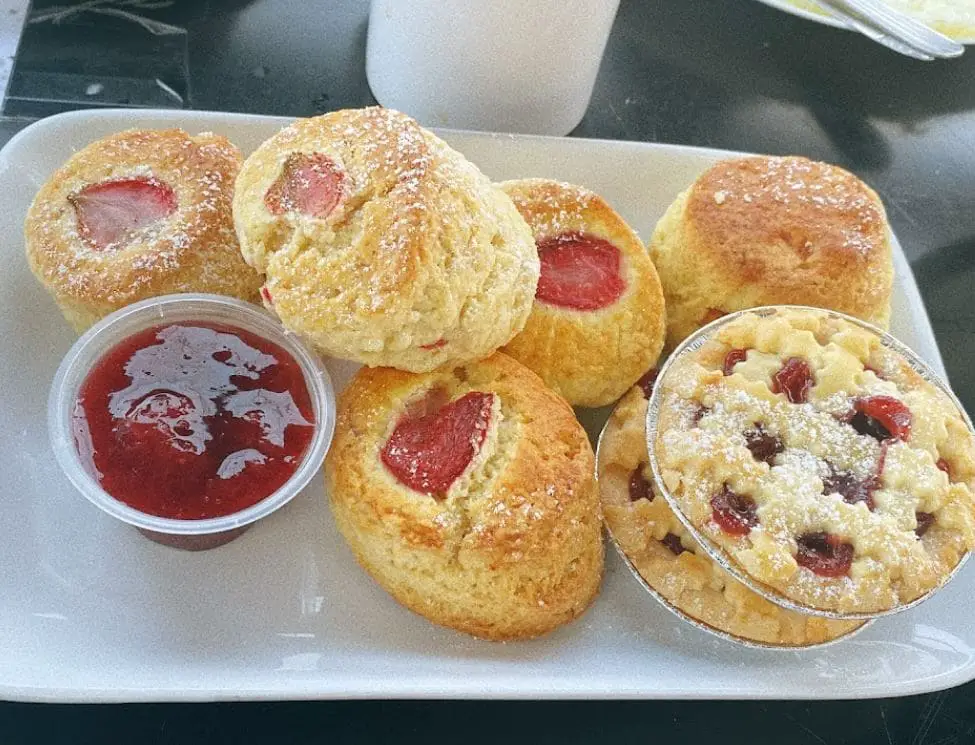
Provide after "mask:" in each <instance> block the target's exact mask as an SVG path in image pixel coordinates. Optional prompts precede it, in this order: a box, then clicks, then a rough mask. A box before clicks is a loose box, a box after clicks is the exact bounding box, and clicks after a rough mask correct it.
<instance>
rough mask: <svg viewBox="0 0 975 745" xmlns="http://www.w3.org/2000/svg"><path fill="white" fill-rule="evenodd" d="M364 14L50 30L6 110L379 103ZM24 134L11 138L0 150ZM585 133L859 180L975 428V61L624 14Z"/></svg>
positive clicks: (391, 735) (625, 730) (373, 730)
mask: <svg viewBox="0 0 975 745" xmlns="http://www.w3.org/2000/svg"><path fill="white" fill-rule="evenodd" d="M51 4H53V3H38V4H37V5H38V7H42V6H44V5H51ZM367 14H368V3H367V2H365V0H330V1H329V2H320V3H310V2H307V1H306V0H255V1H254V2H244V1H236V2H235V1H233V0H222V1H221V0H211V1H210V2H208V3H202V2H201V3H196V2H191V1H190V0H186V1H185V2H178V3H176V4H175V5H174V6H173V7H170V8H168V9H162V10H158V11H152V12H147V13H145V15H147V16H150V17H152V18H155V19H157V20H161V21H165V22H167V23H170V24H173V25H176V26H181V27H183V28H185V29H186V33H185V34H183V35H180V34H174V35H172V36H173V38H163V39H160V38H158V37H151V36H149V35H147V34H145V33H143V32H142V31H140V30H139V29H138V28H137V27H134V26H132V25H131V24H130V23H129V24H126V23H119V22H118V20H117V19H112V18H104V17H97V16H93V15H90V14H86V16H85V17H83V18H82V17H78V18H76V19H74V20H69V21H68V22H66V23H65V24H62V25H61V26H57V27H55V26H52V25H50V24H35V25H32V26H30V27H29V28H28V31H27V34H26V35H25V37H24V41H23V43H22V45H21V50H20V53H19V56H18V61H17V65H16V69H15V72H14V76H13V79H12V83H11V92H10V98H9V100H8V102H7V107H6V112H7V113H8V114H11V115H16V116H23V117H36V116H40V115H44V114H47V113H51V112H52V111H56V110H61V109H65V108H77V107H78V106H79V105H82V104H87V105H117V104H118V103H120V102H122V100H123V98H124V97H125V96H133V95H134V96H136V97H138V96H145V97H146V98H145V101H142V99H139V100H131V99H130V100H129V101H128V103H129V105H140V104H141V105H170V106H174V107H179V106H191V107H193V108H198V109H213V110H228V111H246V112H255V113H261V114H282V115H308V114H313V113H316V112H321V111H326V110H330V109H336V108H342V107H346V106H361V105H364V104H368V103H372V102H373V98H372V96H371V94H370V92H369V89H368V86H367V84H366V80H365V73H364V69H363V60H364V42H365V27H366V17H367ZM139 34H141V36H140V35H139ZM55 60H63V61H58V62H57V64H55V62H54V61H55ZM45 75H48V76H50V75H54V76H55V77H54V79H53V80H52V79H51V78H50V77H47V78H45V77H44V76H45ZM65 75H67V76H74V77H67V78H65V77H60V76H65ZM156 77H160V78H161V79H162V80H163V82H165V83H166V85H167V86H168V87H170V88H172V89H174V91H176V93H177V94H178V95H179V97H181V98H182V100H181V101H177V100H176V99H175V98H174V97H173V96H171V95H169V94H166V95H168V96H169V100H168V101H167V102H166V103H165V104H160V103H159V102H158V100H159V99H158V92H157V91H154V90H153V86H154V79H155V78H156ZM97 82H103V83H104V85H105V90H104V91H103V92H102V93H100V94H98V100H92V98H93V97H92V96H87V95H86V94H84V91H83V89H84V87H87V85H90V84H91V83H97ZM82 83H83V84H84V85H83V86H82V87H81V88H80V90H82V93H81V94H79V93H78V90H79V86H81V84H82ZM109 84H111V85H109ZM45 86H46V87H45ZM72 86H74V88H72ZM156 88H158V86H156ZM65 91H67V93H66V92H65ZM164 93H165V91H164ZM69 94H70V95H69ZM52 99H53V100H52ZM27 121H29V119H12V118H8V119H6V120H3V121H0V140H2V141H5V140H6V139H7V138H8V137H9V136H10V135H11V134H12V133H13V132H14V131H16V130H17V129H19V128H20V127H22V126H23V125H24V124H26V123H27ZM574 134H575V135H577V136H581V137H598V138H606V139H629V140H643V141H651V142H672V143H681V144H688V145H701V146H706V147H717V148H728V149H734V150H746V151H755V152H768V153H799V154H803V155H808V156H810V157H813V158H819V159H823V160H829V161H832V162H836V163H839V164H842V165H844V166H846V167H848V168H850V169H851V170H853V171H854V172H856V173H857V174H859V175H860V176H862V177H863V178H864V179H866V180H867V181H869V182H870V183H871V184H872V185H873V186H874V187H875V188H876V189H877V190H878V192H879V193H880V194H881V196H882V197H883V199H884V202H885V203H886V205H887V207H888V211H889V214H890V220H891V223H892V224H893V226H894V229H895V231H896V232H897V234H898V235H899V237H900V240H901V242H902V244H903V245H904V248H905V250H906V251H907V255H908V258H909V259H910V261H911V263H912V266H913V268H914V271H915V273H916V275H917V279H918V282H919V284H920V287H921V292H922V294H923V296H924V299H925V302H926V303H927V307H928V310H929V313H930V315H931V318H932V321H933V323H934V326H935V330H936V333H937V336H938V340H939V342H940V344H941V349H942V351H943V354H944V357H945V362H946V364H947V367H948V371H949V374H950V377H951V380H952V382H953V385H954V387H955V389H956V391H957V392H958V393H959V395H960V397H961V398H962V399H963V401H964V402H965V403H966V405H967V407H968V408H969V409H970V410H972V409H975V365H973V362H975V302H973V298H972V296H973V290H975V204H973V202H975V49H973V50H971V51H969V53H968V54H966V55H965V56H964V57H963V58H961V59H959V60H955V61H950V62H935V63H919V62H915V61H913V60H909V59H906V58H903V57H899V56H897V55H895V54H893V53H892V52H890V51H888V50H886V49H883V48H881V47H879V46H876V45H874V44H871V43H870V42H868V41H866V40H864V39H863V38H861V37H859V36H856V35H854V34H850V33H846V32H843V31H838V30H835V29H831V28H826V27H822V26H818V25H815V24H812V23H808V22H805V21H802V20H800V19H797V18H793V17H791V16H788V15H785V14H782V13H779V12H777V11H774V10H772V9H769V8H767V7H765V6H763V5H761V4H759V3H758V2H754V1H752V0H737V1H736V2H731V1H730V0H680V1H679V2H672V1H670V0H644V1H642V2H641V1H640V0H623V4H622V7H621V9H620V14H619V17H618V19H617V22H616V26H615V28H614V31H613V35H612V38H611V39H610V43H609V46H608V49H607V54H606V59H605V61H604V64H603V67H602V70H601V72H600V76H599V80H598V83H597V87H596V91H595V94H594V98H593V101H592V104H591V106H590V108H589V111H588V113H587V115H586V117H585V119H584V120H583V121H582V123H581V124H580V126H579V127H578V129H577V130H576V131H575V133H574ZM973 694H975V686H973V685H968V686H963V687H961V688H958V689H955V690H954V691H951V692H947V693H937V694H930V695H927V696H920V697H914V698H907V699H899V700H889V701H864V702H837V703H808V704H807V703H797V702H792V703H690V702H687V703H663V702H647V703H636V702H619V703H595V702H594V703H531V704H529V703H487V702H485V703H472V702H449V703H448V702H422V703H407V702H358V703H352V702H321V703H294V704H285V703H281V704H220V705H158V706H41V705H26V704H4V705H0V742H2V743H4V745H20V744H21V743H24V744H26V743H31V744H33V743H72V744H73V745H80V744H82V743H89V742H90V743H96V742H97V743H103V742H114V741H121V740H124V741H137V742H144V743H147V744H148V743H155V742H160V743H162V742H167V743H168V742H179V743H181V744H185V745H189V744H190V743H208V744H210V745H213V744H216V743H225V742H227V743H229V742H254V743H258V742H261V743H263V742H275V743H282V744H283V743H305V742H309V743H310V742H321V741H328V742H351V741H377V740H384V741H385V740H392V739H406V740H409V741H421V740H422V741H429V740H430V739H431V738H435V739H436V740H444V741H453V740H463V741H464V742H468V743H477V742H495V741H497V740H499V739H501V740H504V741H518V742H533V743H547V742H558V743H560V744H564V743H569V742H589V741H606V742H617V743H624V742H641V743H643V742H652V741H655V740H662V741H667V742H693V743H699V742H708V741H714V742H743V743H744V742H747V743H754V744H758V743H797V744H802V743H821V744H822V743H830V744H832V743H862V744H868V743H886V744H887V745H900V743H905V745H906V744H907V743H912V744H913V745H924V743H931V744H933V743H939V744H942V745H948V744H949V743H967V742H972V741H973V740H975V705H973V703H972V701H973V700H975V699H973Z"/></svg>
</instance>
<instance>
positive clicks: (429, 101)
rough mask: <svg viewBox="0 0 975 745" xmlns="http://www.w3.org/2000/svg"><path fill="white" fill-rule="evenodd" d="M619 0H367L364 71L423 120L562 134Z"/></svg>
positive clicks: (587, 93) (574, 119) (569, 126)
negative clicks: (368, 9)
mask: <svg viewBox="0 0 975 745" xmlns="http://www.w3.org/2000/svg"><path fill="white" fill-rule="evenodd" d="M618 6H619V0H372V6H371V10H370V14H369V33H368V37H367V41H366V77H367V78H368V80H369V86H370V87H371V88H372V92H373V95H375V96H376V99H377V100H378V101H379V102H380V103H381V104H382V105H383V106H387V107H389V108H393V109H399V110H400V111H403V112H405V113H407V114H409V115H411V116H413V117H415V118H416V119H417V120H418V121H419V122H420V123H421V124H423V125H425V126H430V127H454V128H458V129H477V130H483V131H494V132H519V133H526V134H545V135H558V136H561V135H566V134H568V133H569V132H571V131H572V130H573V129H574V128H575V127H576V125H578V124H579V122H580V121H581V120H582V117H583V115H584V114H585V112H586V108H587V107H588V106H589V99H590V97H591V96H592V89H593V84H594V83H595V81H596V73H597V72H598V71H599V63H600V61H601V60H602V56H603V51H604V49H605V48H606V41H607V39H608V38H609V32H610V29H611V28H612V25H613V19H614V18H615V16H616V9H617V7H618Z"/></svg>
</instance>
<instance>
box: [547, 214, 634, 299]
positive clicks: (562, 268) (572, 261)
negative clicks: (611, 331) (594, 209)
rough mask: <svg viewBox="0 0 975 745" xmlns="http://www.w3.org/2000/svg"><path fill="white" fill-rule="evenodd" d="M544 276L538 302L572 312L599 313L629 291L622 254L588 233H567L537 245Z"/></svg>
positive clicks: (608, 243)
mask: <svg viewBox="0 0 975 745" xmlns="http://www.w3.org/2000/svg"><path fill="white" fill-rule="evenodd" d="M537 247H538V258H539V260H540V262H541V276H540V277H539V279H538V289H537V290H536V292H535V298H536V299H537V300H539V301H541V302H543V303H548V304H549V305H556V306H559V307H562V308H570V309H572V310H599V309H600V308H605V307H606V306H608V305H612V304H613V303H614V302H616V301H617V300H618V299H619V298H620V296H621V295H622V294H623V292H624V291H625V290H626V282H625V281H624V280H623V276H622V273H621V272H622V258H621V256H620V251H619V249H618V248H616V246H614V245H613V244H612V243H610V242H609V241H605V240H603V239H602V238H597V237H595V236H592V235H588V234H584V233H563V234H562V235H557V236H554V237H552V238H544V239H542V240H540V241H538V242H537Z"/></svg>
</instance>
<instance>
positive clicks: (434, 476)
mask: <svg viewBox="0 0 975 745" xmlns="http://www.w3.org/2000/svg"><path fill="white" fill-rule="evenodd" d="M493 407H494V394H493V393H482V392H480V391H471V392H470V393H466V394H464V395H463V396H461V397H460V398H458V399H455V400H454V401H450V402H447V401H446V400H445V394H444V392H441V391H437V390H434V391H431V392H430V393H429V394H428V395H427V396H426V397H425V398H423V399H422V400H420V401H419V402H417V403H416V404H414V406H412V407H411V408H410V409H409V410H407V412H406V413H405V414H404V415H403V416H402V417H401V418H400V420H399V421H398V422H397V423H396V426H395V427H394V428H393V433H392V434H391V435H390V436H389V440H387V441H386V444H385V446H383V450H382V453H381V454H380V457H381V458H382V461H383V463H384V464H385V466H386V468H388V469H389V471H390V473H392V474H393V476H395V477H396V479H397V480H398V481H399V482H400V483H401V484H403V485H404V486H407V487H409V488H410V489H413V490H414V491H418V492H424V493H426V494H431V495H433V496H434V497H435V498H438V499H440V498H443V497H444V496H445V495H446V493H447V491H448V490H449V489H450V487H451V485H452V484H453V483H454V482H455V481H456V480H457V479H458V478H460V476H461V475H462V474H463V473H464V471H466V470H467V466H468V465H470V462H471V461H472V460H473V459H474V456H476V455H477V454H478V452H479V451H480V449H481V445H483V444H484V440H485V438H486V437H487V433H488V428H489V427H490V425H491V417H492V412H493Z"/></svg>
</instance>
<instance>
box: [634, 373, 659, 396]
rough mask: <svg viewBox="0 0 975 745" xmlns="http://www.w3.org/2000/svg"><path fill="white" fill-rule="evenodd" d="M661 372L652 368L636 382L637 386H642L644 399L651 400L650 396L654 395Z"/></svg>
mask: <svg viewBox="0 0 975 745" xmlns="http://www.w3.org/2000/svg"><path fill="white" fill-rule="evenodd" d="M659 372H660V371H659V370H658V369H657V368H655V367H651V368H650V369H649V370H647V371H646V372H645V373H643V375H642V376H641V377H640V379H639V380H638V381H636V384H637V385H638V386H640V390H642V391H643V397H644V398H645V399H647V400H648V401H649V400H650V395H651V394H652V393H653V384H654V383H656V382H657V374H658V373H659Z"/></svg>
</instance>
